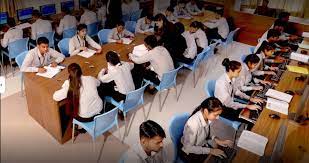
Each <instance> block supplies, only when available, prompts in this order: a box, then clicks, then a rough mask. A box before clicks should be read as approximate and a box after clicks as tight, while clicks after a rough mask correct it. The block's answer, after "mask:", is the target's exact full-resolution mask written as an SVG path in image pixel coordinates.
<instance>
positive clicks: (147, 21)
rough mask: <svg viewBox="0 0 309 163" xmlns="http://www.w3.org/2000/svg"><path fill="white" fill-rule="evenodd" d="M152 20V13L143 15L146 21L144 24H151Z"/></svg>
mask: <svg viewBox="0 0 309 163" xmlns="http://www.w3.org/2000/svg"><path fill="white" fill-rule="evenodd" d="M152 20H153V16H152V14H147V15H146V16H145V22H146V24H151V22H152Z"/></svg>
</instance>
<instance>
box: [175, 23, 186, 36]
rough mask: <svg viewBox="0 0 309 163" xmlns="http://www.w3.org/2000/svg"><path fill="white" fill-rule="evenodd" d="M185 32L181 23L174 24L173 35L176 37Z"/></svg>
mask: <svg viewBox="0 0 309 163" xmlns="http://www.w3.org/2000/svg"><path fill="white" fill-rule="evenodd" d="M184 31H185V26H184V25H183V24H182V23H181V22H177V23H175V33H176V34H177V35H180V34H182V33H183V32H184Z"/></svg>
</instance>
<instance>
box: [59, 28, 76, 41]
mask: <svg viewBox="0 0 309 163" xmlns="http://www.w3.org/2000/svg"><path fill="white" fill-rule="evenodd" d="M75 34H76V27H74V28H70V29H66V30H64V31H63V34H62V36H63V38H72V37H73V36H74V35H75Z"/></svg>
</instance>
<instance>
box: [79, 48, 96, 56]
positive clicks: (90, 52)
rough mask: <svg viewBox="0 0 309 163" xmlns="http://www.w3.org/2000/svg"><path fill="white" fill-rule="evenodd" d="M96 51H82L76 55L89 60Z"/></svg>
mask: <svg viewBox="0 0 309 163" xmlns="http://www.w3.org/2000/svg"><path fill="white" fill-rule="evenodd" d="M95 52H96V51H94V50H92V49H88V50H87V51H82V52H80V53H78V55H79V56H82V57H85V58H89V57H91V56H93V55H94V54H95Z"/></svg>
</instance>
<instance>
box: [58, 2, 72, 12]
mask: <svg viewBox="0 0 309 163" xmlns="http://www.w3.org/2000/svg"><path fill="white" fill-rule="evenodd" d="M64 10H70V11H73V10H74V1H66V2H61V11H64Z"/></svg>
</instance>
